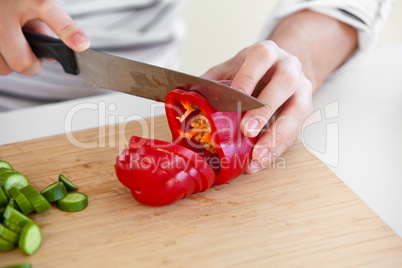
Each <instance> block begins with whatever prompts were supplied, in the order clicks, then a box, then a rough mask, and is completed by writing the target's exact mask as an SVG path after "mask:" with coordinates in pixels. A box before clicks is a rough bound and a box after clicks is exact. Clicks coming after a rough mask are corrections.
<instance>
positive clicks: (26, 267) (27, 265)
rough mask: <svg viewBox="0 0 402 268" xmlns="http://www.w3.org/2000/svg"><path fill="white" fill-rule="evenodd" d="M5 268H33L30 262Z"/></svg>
mask: <svg viewBox="0 0 402 268" xmlns="http://www.w3.org/2000/svg"><path fill="white" fill-rule="evenodd" d="M5 268H32V265H31V264H30V263H28V262H24V263H20V264H16V265H11V266H6V267H5Z"/></svg>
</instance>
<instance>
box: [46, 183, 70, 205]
mask: <svg viewBox="0 0 402 268" xmlns="http://www.w3.org/2000/svg"><path fill="white" fill-rule="evenodd" d="M40 193H41V194H42V195H43V197H44V198H46V200H47V201H49V203H51V202H54V201H57V200H60V199H62V198H63V197H65V196H66V195H67V189H66V187H65V186H64V183H62V182H61V181H57V182H55V183H52V184H50V185H49V186H48V187H46V188H45V189H43V190H42V192H40Z"/></svg>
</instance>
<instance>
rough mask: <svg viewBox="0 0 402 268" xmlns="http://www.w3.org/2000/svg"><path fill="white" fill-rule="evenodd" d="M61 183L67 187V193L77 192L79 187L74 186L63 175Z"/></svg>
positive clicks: (60, 177)
mask: <svg viewBox="0 0 402 268" xmlns="http://www.w3.org/2000/svg"><path fill="white" fill-rule="evenodd" d="M59 181H61V182H62V183H63V184H64V186H66V189H67V191H77V190H78V187H77V186H75V185H74V183H72V182H71V181H70V180H69V179H67V178H66V176H64V175H63V174H60V175H59Z"/></svg>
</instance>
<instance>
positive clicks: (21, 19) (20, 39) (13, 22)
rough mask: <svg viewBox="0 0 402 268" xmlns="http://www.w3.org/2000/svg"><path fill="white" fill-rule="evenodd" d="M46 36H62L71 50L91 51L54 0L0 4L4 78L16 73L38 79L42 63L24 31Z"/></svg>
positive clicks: (0, 65)
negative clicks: (23, 29) (34, 76)
mask: <svg viewBox="0 0 402 268" xmlns="http://www.w3.org/2000/svg"><path fill="white" fill-rule="evenodd" d="M22 27H24V28H26V29H29V30H32V31H36V32H39V33H42V34H46V35H54V33H55V34H56V35H58V36H59V37H60V38H61V40H62V41H63V42H64V43H65V44H67V46H69V47H70V48H71V49H73V50H75V51H77V52H81V51H84V50H85V49H87V48H88V47H89V40H88V37H87V36H86V35H85V34H84V32H83V31H82V30H81V29H80V28H79V26H78V25H77V24H76V23H75V22H74V21H73V20H72V18H71V17H70V16H69V15H68V14H67V13H66V12H65V11H64V10H63V9H62V8H61V7H60V6H59V5H58V4H57V3H56V2H54V1H53V0H12V1H7V0H6V1H1V2H0V36H1V39H0V75H6V74H9V73H10V72H12V71H15V72H18V73H20V74H23V75H28V76H32V75H36V74H38V73H39V72H40V70H41V67H42V61H41V60H40V59H38V58H36V56H35V55H34V54H33V52H32V50H31V48H30V47H29V44H28V43H27V41H26V40H25V37H24V35H23V33H22V30H21V28H22Z"/></svg>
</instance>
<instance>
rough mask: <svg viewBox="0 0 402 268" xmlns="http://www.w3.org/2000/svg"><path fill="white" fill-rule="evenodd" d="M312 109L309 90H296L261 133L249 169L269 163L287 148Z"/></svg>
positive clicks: (257, 168)
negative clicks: (252, 163)
mask: <svg viewBox="0 0 402 268" xmlns="http://www.w3.org/2000/svg"><path fill="white" fill-rule="evenodd" d="M311 110H312V105H311V94H310V93H309V90H303V91H298V92H297V93H295V95H294V96H292V98H291V99H290V100H289V103H288V105H287V106H286V107H285V108H284V109H283V111H282V112H281V113H280V114H279V116H278V117H277V118H276V120H275V122H274V123H273V124H271V125H270V126H269V128H268V129H267V131H266V132H265V133H263V134H262V135H261V137H260V138H259V139H258V142H257V143H256V145H255V147H254V150H253V155H252V156H253V157H252V159H253V162H255V163H257V164H260V166H259V167H258V165H255V164H254V165H251V166H250V167H249V169H250V170H254V171H258V170H260V169H261V168H264V167H266V166H268V165H270V164H271V163H272V162H273V161H274V160H275V159H276V158H277V157H279V156H280V155H281V154H282V153H283V152H284V151H285V150H286V149H288V148H289V147H290V146H291V145H292V144H293V142H294V141H295V139H296V138H297V135H298V134H299V133H300V131H301V128H302V126H303V123H304V121H305V120H306V119H307V118H308V116H309V115H310V113H311Z"/></svg>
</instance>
